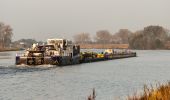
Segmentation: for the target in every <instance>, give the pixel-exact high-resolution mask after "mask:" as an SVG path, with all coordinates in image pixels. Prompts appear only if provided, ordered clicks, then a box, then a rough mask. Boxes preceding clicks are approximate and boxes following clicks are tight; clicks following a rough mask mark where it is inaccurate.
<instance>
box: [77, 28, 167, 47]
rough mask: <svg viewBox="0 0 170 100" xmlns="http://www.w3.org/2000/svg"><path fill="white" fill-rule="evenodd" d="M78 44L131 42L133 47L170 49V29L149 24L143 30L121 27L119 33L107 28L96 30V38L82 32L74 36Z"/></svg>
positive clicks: (130, 44)
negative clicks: (134, 30) (133, 30)
mask: <svg viewBox="0 0 170 100" xmlns="http://www.w3.org/2000/svg"><path fill="white" fill-rule="evenodd" d="M74 41H75V43H78V44H120V45H121V44H129V46H130V48H131V49H142V50H148V49H170V42H169V41H170V31H169V30H168V29H165V28H163V27H162V26H152V25H151V26H147V27H144V29H142V30H138V31H136V32H131V31H130V30H128V29H120V30H119V31H118V32H117V33H110V32H109V31H107V30H100V31H97V32H96V35H95V36H94V38H91V37H90V34H89V33H80V34H77V35H75V36H74Z"/></svg>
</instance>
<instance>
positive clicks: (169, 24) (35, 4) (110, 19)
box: [0, 0, 170, 41]
mask: <svg viewBox="0 0 170 100" xmlns="http://www.w3.org/2000/svg"><path fill="white" fill-rule="evenodd" d="M0 22H4V23H5V24H8V25H10V26H11V27H12V28H13V34H14V35H13V40H18V39H21V38H26V39H27V38H33V39H36V40H43V41H45V40H46V39H47V38H66V39H72V37H73V36H74V35H75V34H78V33H82V32H87V33H90V34H91V35H92V36H93V35H95V33H96V31H98V30H108V31H110V32H111V33H115V32H117V31H119V29H129V30H131V31H136V30H140V29H143V27H145V26H148V25H160V26H163V27H165V28H168V29H170V0H0Z"/></svg>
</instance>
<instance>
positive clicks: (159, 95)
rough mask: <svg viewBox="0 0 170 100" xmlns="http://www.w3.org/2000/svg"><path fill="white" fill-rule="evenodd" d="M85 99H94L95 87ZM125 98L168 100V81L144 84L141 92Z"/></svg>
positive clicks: (134, 99)
mask: <svg viewBox="0 0 170 100" xmlns="http://www.w3.org/2000/svg"><path fill="white" fill-rule="evenodd" d="M87 100H96V93H95V89H93V92H92V94H91V95H89V96H88V98H87ZM127 100H170V82H168V83H166V84H159V85H158V84H157V85H156V88H154V87H153V86H150V87H148V86H147V85H144V89H143V93H142V94H140V95H138V94H137V93H135V94H134V95H132V96H128V98H127Z"/></svg>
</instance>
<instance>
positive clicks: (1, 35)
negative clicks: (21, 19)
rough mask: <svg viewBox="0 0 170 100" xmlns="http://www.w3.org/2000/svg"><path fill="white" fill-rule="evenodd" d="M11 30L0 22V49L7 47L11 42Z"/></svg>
mask: <svg viewBox="0 0 170 100" xmlns="http://www.w3.org/2000/svg"><path fill="white" fill-rule="evenodd" d="M12 35H13V33H12V28H11V27H10V26H9V25H5V24H4V23H2V22H0V48H5V47H9V46H10V44H11V41H12Z"/></svg>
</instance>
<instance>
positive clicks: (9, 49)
mask: <svg viewBox="0 0 170 100" xmlns="http://www.w3.org/2000/svg"><path fill="white" fill-rule="evenodd" d="M19 50H21V49H19V48H0V52H6V51H19Z"/></svg>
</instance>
